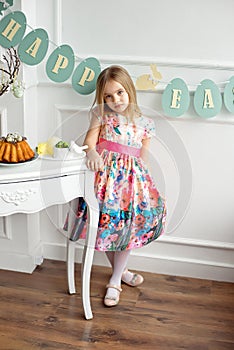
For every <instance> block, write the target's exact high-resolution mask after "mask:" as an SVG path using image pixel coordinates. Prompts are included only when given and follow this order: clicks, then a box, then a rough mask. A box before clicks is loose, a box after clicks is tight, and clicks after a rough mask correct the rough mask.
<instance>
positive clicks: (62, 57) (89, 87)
mask: <svg viewBox="0 0 234 350" xmlns="http://www.w3.org/2000/svg"><path fill="white" fill-rule="evenodd" d="M25 30H26V17H25V15H24V14H23V12H21V11H15V12H11V13H9V14H8V15H6V16H5V17H4V18H3V19H2V20H1V21H0V45H1V46H3V47H5V48H10V47H13V46H16V45H18V55H19V58H20V60H21V61H22V62H23V63H25V64H28V65H31V66H34V65H37V64H39V63H40V62H41V61H42V60H43V59H44V58H45V56H46V53H47V50H48V46H49V38H48V34H47V32H46V31H45V30H44V29H42V28H38V29H34V30H32V31H31V32H30V33H28V34H27V35H26V36H25V37H24V38H23V36H24V33H25ZM74 65H75V56H74V52H73V50H72V48H71V47H70V46H69V45H61V46H59V47H57V48H56V49H55V50H54V51H53V52H52V53H51V54H50V56H49V58H48V60H47V63H46V73H47V76H48V78H49V79H50V80H52V81H54V82H57V83H61V82H64V81H66V80H67V79H69V78H70V77H71V75H72V74H73V75H72V87H73V88H74V90H75V91H77V92H78V93H80V94H82V95H88V94H91V93H92V92H94V91H95V89H96V81H97V77H98V75H99V74H100V72H101V66H100V63H99V61H98V60H97V59H96V58H94V57H89V58H87V59H85V60H84V61H82V62H81V63H80V64H79V65H78V66H77V67H76V69H75V71H74V73H73V70H74Z"/></svg>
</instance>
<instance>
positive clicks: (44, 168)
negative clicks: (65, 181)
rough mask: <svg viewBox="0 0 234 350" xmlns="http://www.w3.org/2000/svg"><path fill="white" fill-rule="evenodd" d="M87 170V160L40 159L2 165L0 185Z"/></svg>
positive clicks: (0, 167) (0, 168) (0, 166)
mask: <svg viewBox="0 0 234 350" xmlns="http://www.w3.org/2000/svg"><path fill="white" fill-rule="evenodd" d="M87 170H88V169H87V167H86V165H85V158H82V159H72V160H57V159H56V160H54V159H46V158H45V159H42V158H40V157H38V158H37V159H35V160H32V161H28V162H25V163H23V164H22V163H21V164H17V165H8V166H6V165H1V164H0V184H6V183H7V184H9V183H12V182H23V181H31V180H41V179H46V178H54V177H61V176H65V175H71V174H76V173H78V172H84V171H87Z"/></svg>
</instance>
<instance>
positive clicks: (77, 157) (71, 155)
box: [39, 151, 86, 162]
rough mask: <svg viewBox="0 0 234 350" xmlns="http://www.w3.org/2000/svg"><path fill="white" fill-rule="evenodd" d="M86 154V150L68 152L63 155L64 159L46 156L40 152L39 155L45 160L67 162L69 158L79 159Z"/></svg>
mask: <svg viewBox="0 0 234 350" xmlns="http://www.w3.org/2000/svg"><path fill="white" fill-rule="evenodd" d="M85 156H86V152H85V151H82V152H81V153H79V154H78V153H71V154H69V155H68V156H67V157H65V158H64V159H60V158H55V157H53V156H48V155H46V156H45V155H42V154H40V155H39V157H40V158H41V159H45V160H53V161H57V162H58V161H59V162H61V161H62V162H67V161H71V160H79V159H83V158H85Z"/></svg>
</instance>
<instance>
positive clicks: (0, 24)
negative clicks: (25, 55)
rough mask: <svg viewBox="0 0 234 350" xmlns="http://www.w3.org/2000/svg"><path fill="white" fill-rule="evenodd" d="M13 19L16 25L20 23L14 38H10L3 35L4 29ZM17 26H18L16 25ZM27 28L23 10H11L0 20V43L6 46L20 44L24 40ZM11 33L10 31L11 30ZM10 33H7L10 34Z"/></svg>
mask: <svg viewBox="0 0 234 350" xmlns="http://www.w3.org/2000/svg"><path fill="white" fill-rule="evenodd" d="M11 20H13V21H15V22H16V23H15V24H14V26H15V25H18V24H19V25H20V27H19V29H18V30H17V31H16V33H15V34H14V36H13V37H12V39H10V40H9V39H8V38H7V37H6V36H4V35H2V33H4V30H5V29H6V28H7V26H8V25H9V23H10V22H11ZM14 28H16V27H14ZM25 29H26V17H25V15H24V13H23V12H21V11H15V12H11V13H9V14H8V15H6V16H5V17H3V19H2V20H1V21H0V45H1V46H2V47H5V48H10V47H13V46H16V45H18V44H19V42H20V41H21V40H22V38H23V36H24V33H25ZM9 33H10V32H9ZM8 35H9V34H7V36H8Z"/></svg>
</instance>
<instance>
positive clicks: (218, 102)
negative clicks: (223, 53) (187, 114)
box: [194, 79, 222, 118]
mask: <svg viewBox="0 0 234 350" xmlns="http://www.w3.org/2000/svg"><path fill="white" fill-rule="evenodd" d="M205 89H210V90H211V96H212V101H213V104H214V107H213V108H204V98H205ZM221 107H222V97H221V94H220V91H219V89H218V87H217V85H216V84H215V83H214V82H213V81H212V80H210V79H205V80H203V81H202V82H201V83H200V84H199V85H198V87H197V89H196V91H195V94H194V108H195V111H196V112H197V114H198V115H199V116H200V117H203V118H212V117H214V116H216V115H217V114H218V113H219V112H220V110H221Z"/></svg>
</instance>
